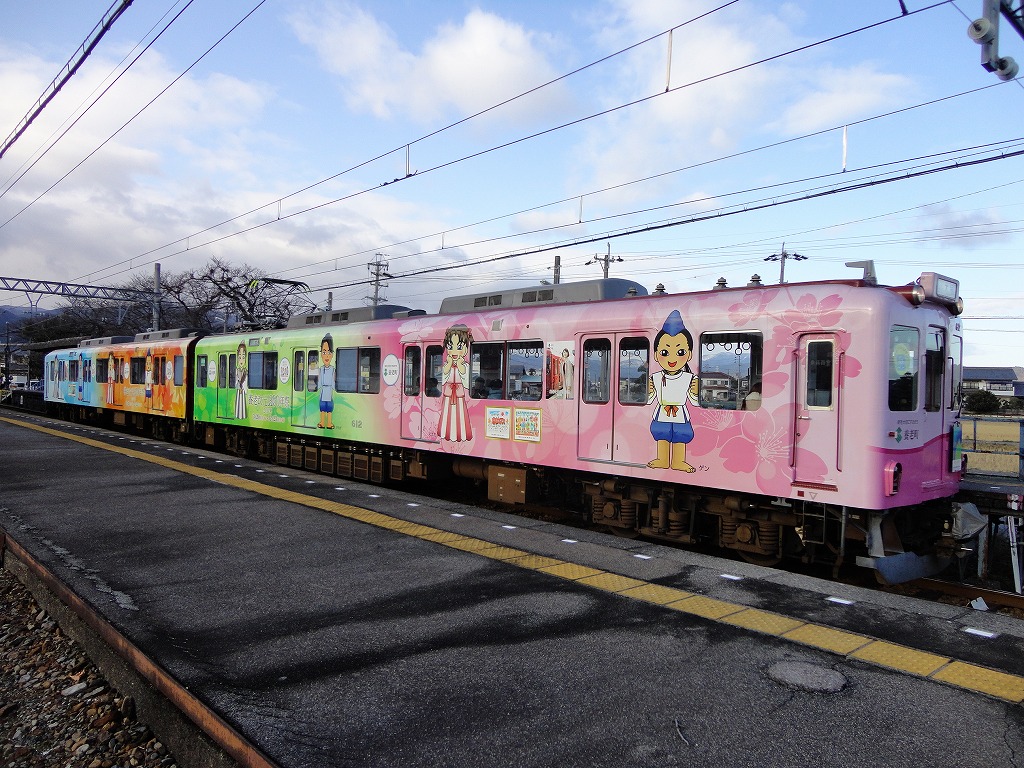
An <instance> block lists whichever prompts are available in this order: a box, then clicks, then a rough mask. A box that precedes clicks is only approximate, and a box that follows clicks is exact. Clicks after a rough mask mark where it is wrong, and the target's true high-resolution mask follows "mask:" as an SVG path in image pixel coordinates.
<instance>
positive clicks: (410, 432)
mask: <svg viewBox="0 0 1024 768" xmlns="http://www.w3.org/2000/svg"><path fill="white" fill-rule="evenodd" d="M442 352H443V348H442V347H441V345H440V344H429V345H422V346H420V345H414V344H410V345H408V346H407V347H406V348H405V353H404V360H403V364H402V419H401V421H402V427H401V429H402V437H404V438H409V439H413V440H426V441H428V442H437V440H438V438H437V424H438V421H439V419H440V408H441V384H440V382H441V378H442V365H443V362H444V360H443V355H442Z"/></svg>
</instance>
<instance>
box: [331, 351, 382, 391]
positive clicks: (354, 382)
mask: <svg viewBox="0 0 1024 768" xmlns="http://www.w3.org/2000/svg"><path fill="white" fill-rule="evenodd" d="M334 352H335V357H334V366H335V375H334V388H335V390H337V391H338V392H363V393H364V394H377V393H378V392H380V349H379V348H378V347H358V348H357V347H347V348H338V349H336V350H335V351H334Z"/></svg>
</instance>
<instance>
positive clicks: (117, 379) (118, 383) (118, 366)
mask: <svg viewBox="0 0 1024 768" xmlns="http://www.w3.org/2000/svg"><path fill="white" fill-rule="evenodd" d="M127 367H128V363H126V362H125V359H124V358H123V357H115V358H114V405H115V406H121V407H123V406H124V380H125V378H127V375H128V373H127V371H126V370H125V369H126V368H127Z"/></svg>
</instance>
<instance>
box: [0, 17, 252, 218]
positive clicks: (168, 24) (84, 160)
mask: <svg viewBox="0 0 1024 768" xmlns="http://www.w3.org/2000/svg"><path fill="white" fill-rule="evenodd" d="M193 2H195V0H189V2H188V5H186V6H185V7H184V8H182V9H181V10H180V11H179V12H178V13H177V14H176V15H175V16H174V18H173V19H171V21H169V22H168V23H167V25H166V26H165V27H164V29H163V30H161V33H160V34H161V35H162V34H163V33H164V32H165V31H167V29H168V28H169V27H170V26H171V24H173V23H174V22H175V21H176V20H177V19H178V17H179V16H181V14H182V13H184V12H185V11H186V10H187V9H188V8H189V6H191V5H192V3H193ZM266 2H267V0H259V2H258V3H257V4H256V6H255V7H254V8H252V9H251V10H250V11H249V12H248V13H246V14H245V16H243V17H242V18H241V19H239V20H238V21H237V22H236V23H235V24H234V26H232V27H231V29H229V30H228V31H227V32H225V33H224V34H223V35H221V37H220V38H218V39H217V41H216V42H215V43H214V44H213V45H211V46H210V47H209V48H207V49H206V50H205V51H204V52H203V53H202V54H201V55H200V56H199V58H197V59H196V60H195V61H193V62H192V63H191V64H190V65H189V66H188V67H187V68H186V69H185V70H184V71H183V72H182V73H181V74H179V75H178V76H177V77H175V78H174V79H173V80H172V81H171V82H170V83H168V84H167V85H166V86H164V88H162V89H161V90H160V92H159V93H157V95H156V96H154V97H153V98H152V99H150V100H149V101H148V102H146V104H145V105H144V106H143V107H142V108H141V109H140V110H139V111H137V112H136V113H135V114H134V115H132V116H131V117H130V118H128V120H127V121H126V122H124V123H122V124H121V127H120V128H118V129H117V130H116V131H114V132H113V133H112V134H110V136H108V137H107V138H106V139H104V140H103V141H102V142H101V143H100V144H99V146H97V147H96V148H95V149H93V150H92V151H91V152H89V154H87V155H86V156H85V157H84V158H82V159H81V160H80V161H79V162H78V163H76V164H75V165H74V166H73V167H72V168H71V169H70V170H68V171H67V172H65V173H64V174H63V175H62V176H61V177H60V178H58V179H57V180H56V181H54V182H53V183H52V184H50V186H48V187H47V188H46V189H44V190H43V191H42V192H40V193H39V194H38V195H36V197H35V198H34V199H33V200H31V201H30V202H29V203H28V204H26V205H25V206H24V207H23V208H21V209H20V210H19V211H18V212H17V213H15V214H14V215H13V216H11V217H10V218H9V219H7V220H6V221H4V222H2V223H0V229H3V228H4V227H6V226H7V225H8V224H10V223H11V222H12V221H14V220H15V219H17V218H18V217H19V216H21V214H23V213H24V212H25V211H27V210H28V209H29V208H31V207H32V206H33V205H34V204H35V203H37V202H39V201H40V200H41V199H42V198H43V197H45V196H46V195H47V194H48V193H49V192H50V191H51V190H52V189H53V188H54V187H56V186H57V185H58V184H60V183H61V182H62V181H64V179H66V178H67V177H68V176H70V175H71V174H72V173H74V172H75V171H76V170H78V169H79V168H81V167H82V166H83V165H84V164H85V163H86V161H87V160H89V158H91V157H92V156H93V155H95V154H96V153H97V152H99V151H100V150H101V149H103V147H105V146H106V145H107V144H109V143H110V142H111V141H112V140H113V139H114V137H115V136H117V135H118V134H119V133H121V131H123V130H124V129H125V128H127V127H128V126H129V125H130V124H131V123H132V122H134V121H135V119H136V118H137V117H138V116H139V115H141V114H142V113H143V112H144V111H146V110H147V109H148V108H149V107H150V106H152V105H153V104H154V103H155V102H156V100H157V99H159V98H160V97H161V96H163V95H164V94H165V93H167V91H169V90H170V89H171V88H172V87H173V86H174V84H175V83H177V82H178V81H179V80H181V78H183V77H184V76H185V75H187V74H188V73H189V72H190V71H191V70H192V69H193V68H194V67H195V66H196V65H197V64H199V62H201V61H202V60H203V59H204V58H206V56H208V55H209V54H210V52H211V51H213V49H214V48H216V47H217V46H218V45H220V44H221V43H222V42H224V40H225V39H227V37H228V35H230V34H231V33H232V32H234V31H235V30H236V29H238V27H240V26H241V25H242V23H243V22H245V20H246V19H248V18H249V17H250V16H252V15H253V14H254V13H255V12H256V11H258V10H259V9H260V7H261V6H263V4H264V3H266ZM159 37H160V35H157V36H156V37H155V38H154V39H153V40H152V41H151V42H150V43H149V45H147V46H146V48H145V49H144V50H143V51H142V53H140V54H139V56H142V55H143V54H144V53H145V52H146V51H147V50H149V48H150V47H151V46H152V45H153V44H154V43H155V42H156V41H157V39H159ZM136 60H137V58H136ZM132 63H134V62H132ZM129 66H131V65H129ZM125 71H127V68H126V69H125ZM121 74H122V75H123V74H124V72H122V73H121ZM120 77H121V75H118V77H117V78H115V80H114V82H113V83H111V84H110V85H109V86H107V88H106V89H104V91H103V93H101V94H100V96H99V97H97V98H102V96H103V95H104V94H106V93H107V91H109V90H110V88H111V87H113V85H114V83H116V82H117V80H118V79H120ZM78 119H81V116H79V118H78ZM78 119H76V120H75V122H76V123H77V122H78ZM73 125H74V123H72V126H73ZM32 165H35V163H33V164H32ZM31 168H32V166H29V170H30V169H31ZM27 172H28V171H27V170H26V171H25V173H27ZM24 175H25V174H24V173H22V174H21V176H19V177H18V179H15V182H14V183H17V181H18V180H19V179H20V178H22V177H23V176H24ZM8 189H10V187H8Z"/></svg>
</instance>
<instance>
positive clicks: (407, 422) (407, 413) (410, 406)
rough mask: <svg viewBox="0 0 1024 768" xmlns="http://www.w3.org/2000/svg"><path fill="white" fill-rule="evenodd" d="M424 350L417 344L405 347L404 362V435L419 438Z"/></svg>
mask: <svg viewBox="0 0 1024 768" xmlns="http://www.w3.org/2000/svg"><path fill="white" fill-rule="evenodd" d="M422 355H423V350H421V349H420V348H419V346H417V345H415V344H410V345H409V346H407V347H406V348H405V354H404V357H403V363H402V412H401V416H400V418H399V421H401V423H402V437H405V438H411V439H413V440H419V439H420V438H421V437H422V436H423V387H422V386H421V384H422V379H421V376H422V374H423V368H422Z"/></svg>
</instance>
